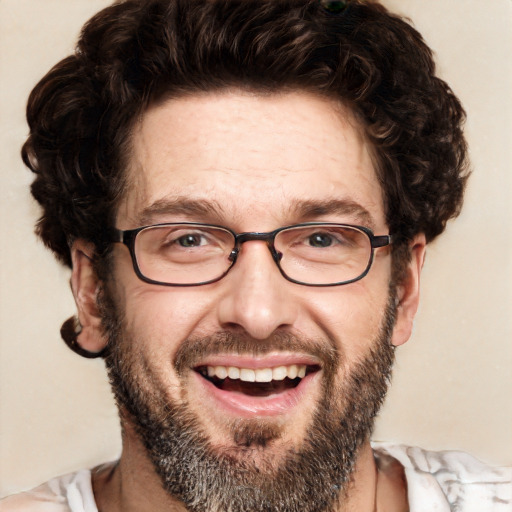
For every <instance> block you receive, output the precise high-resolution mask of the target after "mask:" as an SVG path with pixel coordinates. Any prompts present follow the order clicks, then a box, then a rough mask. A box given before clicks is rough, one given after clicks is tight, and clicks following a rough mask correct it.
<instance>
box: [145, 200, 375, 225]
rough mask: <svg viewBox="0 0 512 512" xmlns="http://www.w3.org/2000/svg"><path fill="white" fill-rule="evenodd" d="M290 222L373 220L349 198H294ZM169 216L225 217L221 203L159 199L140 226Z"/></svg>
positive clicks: (290, 208)
mask: <svg viewBox="0 0 512 512" xmlns="http://www.w3.org/2000/svg"><path fill="white" fill-rule="evenodd" d="M288 212H289V216H290V217H291V219H293V220H291V222H298V223H300V222H308V221H312V220H315V219H318V217H326V216H329V215H336V216H338V217H339V216H341V217H347V216H348V217H350V219H349V220H350V221H353V220H355V221H356V222H358V223H360V224H362V225H364V226H365V227H368V228H370V229H372V228H374V225H375V223H374V221H373V218H372V216H371V214H370V212H369V211H368V210H367V209H366V208H364V207H363V206H362V205H360V204H359V203H357V202H355V201H352V200H349V199H325V200H314V199H312V200H299V199H294V200H292V202H291V205H290V206H289V207H288ZM165 215H167V216H169V215H183V216H185V217H194V218H198V217H199V218H201V220H203V219H205V218H206V219H207V220H210V219H212V218H213V219H215V220H216V221H217V219H219V217H224V218H225V217H226V216H225V214H224V209H223V208H222V206H221V204H220V203H218V202H217V201H215V200H206V199H190V198H186V197H176V198H163V199H158V200H156V201H155V202H153V203H152V204H150V205H149V206H146V207H145V208H144V209H143V210H142V211H141V212H140V214H139V215H137V221H138V222H139V225H141V226H146V225H149V224H151V223H153V222H155V218H157V219H158V217H162V216H165Z"/></svg>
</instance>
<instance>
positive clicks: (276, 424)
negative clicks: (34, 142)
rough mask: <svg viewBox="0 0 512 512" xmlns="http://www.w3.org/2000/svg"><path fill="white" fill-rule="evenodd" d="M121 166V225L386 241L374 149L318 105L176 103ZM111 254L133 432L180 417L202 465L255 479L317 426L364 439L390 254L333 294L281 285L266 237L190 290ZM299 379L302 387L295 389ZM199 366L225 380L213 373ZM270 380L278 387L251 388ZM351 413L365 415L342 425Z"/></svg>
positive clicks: (137, 136)
mask: <svg viewBox="0 0 512 512" xmlns="http://www.w3.org/2000/svg"><path fill="white" fill-rule="evenodd" d="M131 158H132V159H131V166H130V169H129V170H128V176H129V178H130V180H131V185H132V186H131V187H130V191H129V193H128V194H127V196H126V198H125V200H124V201H123V202H122V204H121V206H120V208H119V211H118V215H117V227H118V228H119V229H132V228H136V227H139V226H142V225H148V224H157V223H166V222H199V223H208V224H216V225H222V226H226V227H228V228H230V229H232V230H233V231H235V232H249V231H260V232H262V231H272V230H274V229H276V228H279V227H282V226H287V225H292V224H298V223H301V222H309V221H320V222H324V221H325V222H337V223H347V224H356V225H364V226H366V227H369V228H371V229H372V230H373V231H374V232H375V233H376V234H387V232H388V229H387V226H386V222H385V215H384V208H383V201H382V193H381V188H380V186H379V183H378V180H377V177H376V174H375V171H374V166H373V162H372V159H371V156H370V152H369V149H368V147H367V145H366V143H365V141H364V139H363V138H362V136H361V135H360V132H359V130H358V129H357V125H356V122H355V121H354V119H353V117H352V116H351V115H350V114H349V113H348V112H347V111H346V110H345V109H343V108H341V107H340V106H339V105H337V104H336V103H334V102H332V101H330V100H327V99H322V98H319V97H316V96H313V95H308V94H299V93H287V94H282V95H271V96H260V95H250V94H242V93H235V92H226V93H222V94H220V93H219V94H208V95H206V94H205V95H201V96H200V95H196V96H191V97H186V98H181V99H173V100H170V101H167V102H166V103H164V104H161V105H158V106H155V107H152V108H151V109H149V111H148V112H146V114H145V115H144V117H143V118H142V120H141V121H140V123H139V124H137V125H136V127H135V129H134V135H133V154H132V156H131ZM113 257H114V260H113V261H114V265H113V268H114V276H113V277H114V278H113V279H112V281H111V283H110V285H109V289H110V295H111V298H112V302H113V304H114V305H115V310H116V312H115V313H113V312H112V311H111V312H110V316H111V317H112V316H117V320H116V321H115V322H114V324H115V327H113V328H112V329H111V332H110V334H111V336H112V337H113V338H114V340H113V342H114V343H115V344H116V350H115V351H114V353H115V354H116V355H115V357H116V358H117V362H116V363H115V364H114V366H117V370H115V371H114V373H116V372H117V373H118V374H119V375H118V376H117V377H115V379H118V380H124V381H125V384H122V383H119V382H117V383H115V386H114V387H116V386H117V388H118V394H120V395H124V398H123V397H122V396H121V403H122V402H123V400H124V401H131V402H132V406H130V405H128V408H129V409H130V408H131V409H132V410H130V413H131V414H132V415H137V414H138V411H137V410H133V409H137V407H139V408H142V409H144V411H143V413H142V416H144V419H142V420H141V419H140V418H139V426H138V427H136V429H138V431H139V433H141V432H142V431H143V430H144V428H145V427H144V426H142V427H141V423H142V424H143V423H151V424H158V425H160V428H161V429H166V428H171V427H169V426H168V423H166V416H172V415H173V414H174V415H175V416H176V411H179V415H178V416H179V417H178V418H177V420H176V421H177V422H178V423H179V424H180V425H181V426H180V428H183V429H185V428H190V429H192V431H193V433H194V436H195V437H194V438H193V439H194V443H202V444H201V446H202V448H201V449H203V455H204V453H207V456H209V457H213V459H215V457H217V459H219V460H224V461H225V460H228V461H231V462H232V463H233V464H238V467H239V468H245V469H247V468H248V467H249V466H250V468H252V469H253V470H254V471H253V474H256V473H258V472H261V473H263V474H272V473H275V472H276V471H278V469H279V467H281V466H282V465H283V464H286V463H287V464H288V465H289V464H290V461H291V460H292V459H293V457H295V456H296V455H297V454H300V453H301V451H303V450H304V448H305V445H306V444H307V445H308V449H309V451H310V452H312V443H313V444H314V443H315V439H316V436H318V438H321V437H322V433H321V432H320V431H321V430H322V429H323V428H324V426H325V428H326V430H327V434H325V433H324V434H323V437H324V438H326V439H324V441H325V443H326V444H329V443H331V444H333V441H332V440H330V437H332V436H335V435H338V433H339V432H340V431H341V434H340V435H341V437H343V435H344V433H343V430H346V431H349V430H350V425H349V426H348V427H347V422H348V423H349V424H350V423H351V422H353V423H354V425H355V427H354V429H355V432H350V435H348V437H351V438H352V439H349V440H348V441H347V443H346V446H345V448H342V450H344V449H346V450H351V451H352V452H354V450H356V448H357V447H358V446H360V444H361V443H362V442H363V441H364V439H365V438H366V437H367V436H368V435H369V430H370V429H371V424H372V418H373V415H374V414H375V412H376V409H377V408H378V405H379V403H380V401H381V400H382V397H383V394H384V392H385V384H386V382H385V381H386V377H387V374H388V372H389V369H390V365H391V360H392V349H391V348H390V345H391V343H390V337H391V326H392V324H393V321H394V320H393V317H394V308H393V306H390V304H392V303H393V301H392V299H393V298H392V297H391V298H390V273H391V270H390V269H391V258H390V255H389V252H388V250H387V249H380V250H378V251H376V255H375V260H374V263H373V266H372V268H371V270H370V272H369V274H368V275H367V276H366V277H365V278H363V279H362V280H360V281H357V282H355V283H351V284H347V285H343V286H336V287H331V288H315V287H307V286H301V285H298V284H294V283H291V282H288V281H286V280H285V279H284V278H283V277H282V276H281V274H280V272H279V270H278V268H277V266H276V264H275V262H274V261H273V259H272V257H271V254H270V252H269V250H268V247H267V245H266V244H265V242H261V241H250V242H246V243H244V244H243V245H242V248H241V251H240V255H239V257H238V261H237V263H236V265H235V266H234V267H233V268H232V269H231V271H230V272H229V274H228V275H227V276H226V277H224V278H223V279H222V280H220V281H218V282H216V283H212V284H208V285H203V286H197V287H185V288H173V287H163V286H158V285H151V284H148V283H145V282H142V281H141V280H139V279H138V278H137V276H136V275H135V273H134V271H133V267H132V263H131V260H130V255H129V252H128V250H127V248H126V247H124V246H122V245H116V247H115V249H114V254H113ZM110 320H112V318H110ZM114 331H115V332H114ZM372 352H373V353H372ZM380 360H382V361H380ZM379 363H381V364H380V366H379ZM219 368H220V369H219ZM283 368H284V370H283ZM297 368H298V369H299V370H300V369H303V370H302V371H304V369H305V377H303V378H302V379H292V378H290V377H293V376H294V372H296V371H297ZM209 369H210V372H214V373H216V376H217V377H219V376H222V373H223V372H228V373H230V372H231V374H232V375H235V378H233V379H230V378H227V379H219V378H211V377H210V378H209V377H208V375H207V374H208V370H209ZM211 369H215V370H211ZM372 370H373V371H372ZM269 371H271V372H276V375H277V374H279V373H282V372H283V371H284V372H286V374H287V375H288V377H287V378H285V379H283V378H282V377H278V378H277V377H276V379H275V380H273V381H272V382H270V383H269V382H265V383H260V382H250V381H252V380H253V379H254V377H255V376H256V375H258V374H260V373H261V375H265V374H267V375H268V372H269ZM121 373H124V374H125V375H124V376H122V375H120V374H121ZM127 373H128V374H129V376H128V377H127V376H126V374H127ZM237 374H239V377H238V378H236V375H237ZM244 375H248V377H247V380H248V381H245V380H244ZM354 375H356V376H357V379H359V381H358V382H354V380H355V379H354ZM263 378H264V379H265V380H267V379H266V378H265V377H263ZM115 379H114V380H115ZM258 379H259V377H256V380H258ZM358 386H359V388H358ZM122 387H124V388H125V389H124V391H120V388H122ZM359 392H360V394H361V397H359V398H358V394H359ZM372 393H373V394H372ZM130 394H132V395H136V396H131V397H128V398H127V395H130ZM118 398H119V396H118ZM358 400H359V402H358ZM363 402H364V403H363ZM133 403H136V405H135V407H133ZM349 409H350V414H352V415H353V414H354V411H356V412H358V413H360V414H359V416H361V417H362V419H361V418H354V417H351V418H347V411H348V410H349ZM355 416H358V414H355ZM125 418H126V419H125V421H128V422H130V421H134V420H133V418H131V417H130V415H127V416H126V417H125ZM130 418H131V419H130ZM180 422H181V423H180ZM343 423H344V424H345V427H344V426H343ZM153 426H154V425H153ZM331 427H332V428H331ZM151 428H152V427H150V430H151ZM315 429H316V430H315ZM142 436H144V434H143V433H142ZM154 437H156V438H159V437H161V436H159V434H156V435H153V437H151V436H149V437H148V438H147V439H146V440H145V442H146V449H148V451H150V450H151V446H149V445H150V444H151V443H152V441H151V440H150V439H153V438H154ZM189 440H190V439H189ZM155 442H156V441H155ZM177 443H178V444H179V442H177ZM183 443H184V441H183V442H181V444H183ZM334 444H335V441H334ZM159 449H160V448H159ZM161 449H162V450H163V449H164V448H161ZM313 453H314V450H313ZM310 455H311V453H310ZM342 455H345V454H342ZM155 456H157V455H155ZM354 457H355V455H354V453H351V455H350V457H348V458H349V459H350V460H349V461H348V462H347V463H346V466H347V468H346V471H345V473H344V474H343V476H342V478H343V479H346V478H347V475H348V474H349V473H350V470H351V464H352V463H353V459H354ZM313 458H314V457H313ZM298 460H299V461H300V460H301V459H298ZM249 461H250V462H249ZM168 462H169V461H167V465H168ZM156 464H157V465H158V464H159V462H156ZM165 464H166V463H165V461H163V462H162V461H161V465H162V466H165ZM334 481H335V479H334V480H333V482H334ZM334 486H335V484H334V483H333V487H334ZM329 492H330V491H329ZM326 500H327V498H326ZM312 510H313V509H312Z"/></svg>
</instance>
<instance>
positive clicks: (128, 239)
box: [110, 222, 393, 287]
mask: <svg viewBox="0 0 512 512" xmlns="http://www.w3.org/2000/svg"><path fill="white" fill-rule="evenodd" d="M165 226H196V227H204V228H216V229H222V230H224V231H227V232H229V233H231V234H232V235H233V238H234V240H235V243H234V246H233V249H232V250H231V253H230V255H229V256H228V259H229V260H230V261H231V265H229V267H228V268H227V269H226V271H225V272H224V273H223V274H222V275H220V276H219V277H216V278H215V279H210V280H209V281H203V282H200V283H177V284H175V283H166V282H163V281H155V280H154V279H150V278H149V277H146V276H145V275H144V274H142V272H141V271H140V268H139V264H138V262H137V255H136V254H135V239H136V238H137V235H138V234H139V233H140V232H141V231H144V230H145V229H148V228H158V227H165ZM314 226H337V227H341V228H352V229H357V230H359V231H361V232H363V233H364V234H365V235H366V236H367V237H368V239H369V240H370V247H371V253H370V258H369V260H368V264H367V265H366V268H365V270H364V271H363V272H362V274H360V275H359V276H357V277H356V278H354V279H350V280H348V281H340V282H337V283H327V284H311V283H304V282H302V281H298V280H296V279H293V278H291V277H289V276H288V275H287V274H286V273H285V272H284V270H283V269H282V268H281V264H280V261H281V258H282V257H283V255H282V253H280V252H279V251H278V250H276V248H275V245H274V242H275V238H276V236H277V235H278V234H279V233H281V231H286V230H289V229H293V228H302V227H314ZM251 240H259V241H262V242H266V243H267V247H268V249H269V251H270V254H271V255H272V258H273V260H274V262H275V263H276V265H277V268H278V269H279V272H281V275H282V276H283V277H284V278H285V279H286V280H287V281H290V282H292V283H295V284H300V285H303V286H314V287H327V286H341V285H344V284H350V283H354V282H355V281H359V280H360V279H362V278H363V277H365V276H366V274H368V272H369V271H370V268H371V266H372V264H373V259H374V252H375V249H377V248H379V247H386V246H388V245H390V244H392V243H393V236H392V235H378V236H376V235H374V234H373V231H372V230H371V229H369V228H367V227H364V226H358V225H354V224H340V223H336V222H305V223H302V224H293V225H291V226H285V227H282V228H278V229H275V230H274V231H268V232H256V231H254V232H252V231H251V232H246V233H235V232H234V231H233V230H231V229H229V228H227V227H225V226H219V225H216V224H203V223H200V222H164V223H161V224H152V225H148V226H141V227H139V228H135V229H127V230H121V229H117V228H113V229H112V236H111V239H110V242H111V243H121V244H124V245H126V247H128V250H129V251H130V256H131V258H132V264H133V270H134V271H135V274H136V275H137V277H138V278H139V279H140V280H141V281H144V282H146V283H149V284H157V285H160V286H173V287H185V286H186V287H189V286H202V285H205V284H211V283H216V282H217V281H220V280H221V279H222V278H223V277H225V276H226V275H227V273H228V272H229V271H230V270H231V269H232V268H233V265H234V264H235V263H236V260H237V258H238V254H239V252H240V246H241V245H242V244H243V243H245V242H249V241H251Z"/></svg>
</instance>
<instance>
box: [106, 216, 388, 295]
mask: <svg viewBox="0 0 512 512" xmlns="http://www.w3.org/2000/svg"><path fill="white" fill-rule="evenodd" d="M253 240H254V241H263V242H266V244H267V247H268V249H269V251H270V254H271V255H272V258H273V259H274V261H275V263H276V265H277V266H278V268H279V270H280V272H281V274H282V275H283V277H285V278H286V279H287V280H288V281H291V282H292V283H297V284H302V285H306V286H338V285H342V284H348V283H352V282H354V281H358V280H359V279H362V278H363V277H364V276H365V275H366V274H367V273H368V271H369V270H370V267H371V265H372V262H373V255H374V250H375V249H377V248H378V247H385V246H387V245H389V244H391V243H392V237H391V235H382V236H375V235H374V234H373V233H372V231H371V230H370V229H368V228H365V227H362V226H352V225H347V224H334V223H319V222H310V223H305V224H297V225H294V226H287V227H284V228H279V229H276V230H275V231H270V232H268V233H238V234H237V233H235V232H233V231H231V230H230V229H228V228H225V227H222V226H215V225H210V224H198V223H194V222H187V223H180V224H177V223H171V224H156V225H154V226H144V227H140V228H137V229H129V230H126V231H121V230H118V229H114V231H113V238H112V240H111V241H112V242H114V243H122V244H125V245H126V246H127V247H128V249H129V250H130V254H131V257H132V262H133V268H134V270H135V273H136V274H137V276H138V277H139V278H140V279H142V280H143V281H145V282H147V283H151V284H158V285H163V286H200V285H203V284H209V283H214V282H216V281H219V280H220V279H222V278H223V277H224V276H225V275H226V274H227V273H228V272H229V271H230V270H231V268H232V267H233V265H234V264H235V263H236V261H237V258H238V256H239V253H240V248H241V245H242V244H243V243H245V242H249V241H253Z"/></svg>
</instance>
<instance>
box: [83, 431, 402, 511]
mask: <svg viewBox="0 0 512 512" xmlns="http://www.w3.org/2000/svg"><path fill="white" fill-rule="evenodd" d="M395 463H396V461H395ZM398 466H400V465H399V464H398ZM398 466H397V465H396V464H390V462H389V461H387V460H385V461H383V460H382V459H378V460H377V461H376V459H375V458H374V454H373V451H372V449H371V446H370V443H369V442H368V443H365V444H364V445H363V446H362V447H361V449H360V451H359V454H358V457H357V462H356V466H355V470H354V473H353V478H352V482H351V484H350V485H349V487H348V489H347V491H346V492H345V493H343V502H341V498H340V502H339V503H338V504H336V506H335V507H334V508H333V512H349V511H357V512H376V511H382V510H395V511H402V510H407V500H406V498H405V486H404V479H403V470H402V471H400V468H401V466H400V468H398ZM319 480H320V479H319ZM93 490H94V496H95V499H96V503H97V507H98V510H99V512H121V511H122V512H182V511H183V512H186V511H187V508H186V507H185V506H184V505H183V503H182V502H181V501H179V500H177V499H176V498H174V497H172V496H170V495H169V494H168V493H167V492H166V491H165V490H164V489H163V487H162V485H161V482H160V478H159V476H158V475H157V474H156V472H155V470H154V468H153V465H152V463H151V461H150V460H149V458H148V457H147V455H146V451H145V449H144V447H143V446H142V445H141V443H140V441H139V440H138V438H137V436H136V435H135V433H134V432H133V430H131V428H130V427H125V432H124V435H123V453H122V456H121V459H120V460H119V462H118V463H117V464H115V465H106V466H100V467H99V468H97V469H96V470H95V471H94V472H93Z"/></svg>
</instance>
